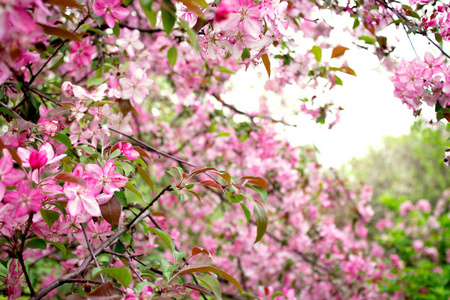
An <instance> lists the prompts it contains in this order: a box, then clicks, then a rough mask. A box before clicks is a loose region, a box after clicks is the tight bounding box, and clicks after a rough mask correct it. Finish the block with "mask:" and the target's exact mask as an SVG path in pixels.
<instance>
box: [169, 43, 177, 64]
mask: <svg viewBox="0 0 450 300" xmlns="http://www.w3.org/2000/svg"><path fill="white" fill-rule="evenodd" d="M177 56H178V50H177V48H176V47H175V46H173V47H171V48H170V49H169V51H167V60H168V61H169V63H170V64H171V65H172V67H173V66H175V64H176V63H177Z"/></svg>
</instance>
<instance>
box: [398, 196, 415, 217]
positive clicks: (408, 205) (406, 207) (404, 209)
mask: <svg viewBox="0 0 450 300" xmlns="http://www.w3.org/2000/svg"><path fill="white" fill-rule="evenodd" d="M413 209H414V204H412V202H411V201H409V200H408V201H405V202H403V203H402V204H401V205H400V216H402V217H404V216H406V215H407V214H409V212H410V211H412V210H413Z"/></svg>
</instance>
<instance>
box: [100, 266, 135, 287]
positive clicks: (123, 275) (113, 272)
mask: <svg viewBox="0 0 450 300" xmlns="http://www.w3.org/2000/svg"><path fill="white" fill-rule="evenodd" d="M97 274H107V275H109V276H111V277H113V278H115V279H117V280H118V281H119V282H120V283H121V284H122V285H123V286H124V287H128V286H129V285H130V283H131V281H132V276H131V273H130V270H128V269H127V268H108V269H103V270H101V271H100V272H98V273H97Z"/></svg>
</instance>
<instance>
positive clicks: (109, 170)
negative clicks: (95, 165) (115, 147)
mask: <svg viewBox="0 0 450 300" xmlns="http://www.w3.org/2000/svg"><path fill="white" fill-rule="evenodd" d="M115 172H116V165H115V164H114V161H112V160H108V161H107V162H106V164H105V165H104V166H103V174H105V176H108V177H110V176H111V175H113V174H114V173H115Z"/></svg>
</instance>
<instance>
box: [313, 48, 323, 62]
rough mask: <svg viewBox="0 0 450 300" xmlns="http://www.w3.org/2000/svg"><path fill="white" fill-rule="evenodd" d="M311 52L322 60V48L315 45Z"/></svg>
mask: <svg viewBox="0 0 450 300" xmlns="http://www.w3.org/2000/svg"><path fill="white" fill-rule="evenodd" d="M311 53H312V54H314V58H315V59H316V60H317V61H318V62H320V61H321V60H322V49H320V47H318V46H313V47H312V48H311Z"/></svg>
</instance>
